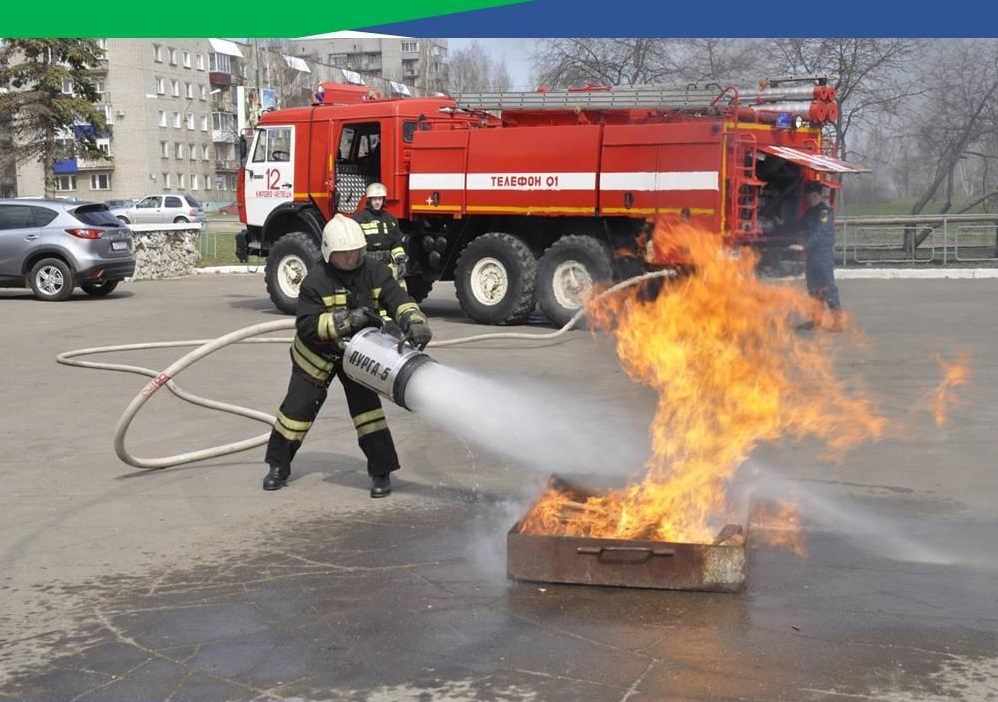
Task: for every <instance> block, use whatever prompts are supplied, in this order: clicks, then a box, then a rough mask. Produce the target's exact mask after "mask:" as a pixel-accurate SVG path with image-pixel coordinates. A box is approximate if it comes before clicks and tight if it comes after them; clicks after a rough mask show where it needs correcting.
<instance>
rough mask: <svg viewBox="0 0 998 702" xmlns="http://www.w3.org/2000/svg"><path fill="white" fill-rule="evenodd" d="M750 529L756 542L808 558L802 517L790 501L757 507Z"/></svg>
mask: <svg viewBox="0 0 998 702" xmlns="http://www.w3.org/2000/svg"><path fill="white" fill-rule="evenodd" d="M749 528H750V529H751V530H752V534H753V539H754V540H761V541H765V542H766V543H767V544H769V545H770V546H777V547H780V548H785V549H787V550H788V551H790V552H792V553H794V554H795V555H798V556H801V557H806V556H807V546H805V545H804V532H803V530H802V528H801V521H800V515H799V514H798V513H797V507H796V505H794V503H793V502H790V501H789V500H781V501H779V502H776V503H774V504H763V505H760V506H757V508H756V509H755V510H754V511H753V513H752V525H751V526H750V527H749Z"/></svg>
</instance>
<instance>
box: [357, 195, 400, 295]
mask: <svg viewBox="0 0 998 702" xmlns="http://www.w3.org/2000/svg"><path fill="white" fill-rule="evenodd" d="M364 195H365V196H366V197H367V204H366V205H365V206H364V209H363V210H361V211H360V212H358V213H357V214H355V215H354V217H353V218H354V219H355V220H357V222H358V223H359V224H360V228H361V229H362V230H364V236H365V237H367V255H368V256H370V257H371V258H373V259H374V260H375V261H378V262H380V263H384V264H385V265H387V266H388V267H389V268H391V269H392V273H393V274H394V275H395V280H399V281H401V280H402V279H403V278H404V277H405V264H406V261H407V260H408V258H409V257H408V256H407V255H406V253H405V248H403V246H402V232H401V231H400V230H399V221H398V220H397V219H395V216H394V215H392V214H391V213H390V212H388V210H386V209H385V198H387V197H388V188H386V187H385V186H384V185H383V184H382V183H371V184H370V185H368V186H367V191H366V192H365V193H364Z"/></svg>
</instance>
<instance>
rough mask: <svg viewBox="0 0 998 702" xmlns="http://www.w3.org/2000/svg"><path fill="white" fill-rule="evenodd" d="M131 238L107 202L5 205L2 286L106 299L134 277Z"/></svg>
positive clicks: (0, 233)
mask: <svg viewBox="0 0 998 702" xmlns="http://www.w3.org/2000/svg"><path fill="white" fill-rule="evenodd" d="M132 249H133V246H132V233H131V231H129V229H128V227H124V226H122V224H121V222H120V221H119V220H118V219H117V218H115V216H114V215H112V214H111V211H110V209H108V206H107V205H105V204H104V203H102V202H73V201H69V200H63V199H43V198H39V199H30V200H24V199H10V200H0V287H5V288H22V287H30V288H31V290H32V292H34V294H35V297H37V298H38V299H39V300H53V301H58V300H65V299H67V298H68V297H69V296H70V295H72V294H73V289H74V288H76V287H77V286H79V287H80V288H82V289H83V291H84V292H85V293H87V294H88V295H93V296H94V297H103V296H104V295H107V294H109V293H110V292H112V291H113V290H114V289H115V288H116V287H118V283H120V282H121V281H122V280H123V279H124V278H127V277H128V276H130V275H132V274H133V273H134V272H135V254H134V253H133V250H132Z"/></svg>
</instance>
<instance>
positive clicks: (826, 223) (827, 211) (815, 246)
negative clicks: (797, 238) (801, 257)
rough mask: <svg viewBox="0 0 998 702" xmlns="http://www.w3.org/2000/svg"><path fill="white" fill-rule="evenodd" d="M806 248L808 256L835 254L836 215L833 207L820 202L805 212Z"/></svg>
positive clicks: (803, 220)
mask: <svg viewBox="0 0 998 702" xmlns="http://www.w3.org/2000/svg"><path fill="white" fill-rule="evenodd" d="M801 223H802V224H803V229H804V250H805V251H807V254H808V256H834V252H835V215H834V214H833V213H832V209H831V208H830V207H829V206H828V205H826V204H825V203H823V202H819V203H818V204H817V205H815V206H814V207H811V208H809V209H808V210H807V212H805V213H804V217H803V218H802V220H801Z"/></svg>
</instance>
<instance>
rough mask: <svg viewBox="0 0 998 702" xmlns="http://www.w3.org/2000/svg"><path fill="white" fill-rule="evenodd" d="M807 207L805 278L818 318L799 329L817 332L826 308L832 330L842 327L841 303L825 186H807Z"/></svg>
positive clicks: (833, 230)
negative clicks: (816, 329) (830, 318)
mask: <svg viewBox="0 0 998 702" xmlns="http://www.w3.org/2000/svg"><path fill="white" fill-rule="evenodd" d="M804 197H805V198H806V202H807V205H808V209H807V212H805V213H804V217H803V219H802V220H801V224H802V225H803V227H802V228H803V234H804V262H805V268H804V275H805V279H806V281H807V292H808V294H809V295H810V296H811V297H813V298H814V300H815V310H816V312H815V316H814V319H811V320H810V321H808V322H805V323H804V324H802V325H801V326H800V328H801V329H815V328H816V327H820V326H821V318H822V316H823V313H824V308H825V307H826V306H827V307H828V309H829V310H830V311H831V313H832V326H831V327H830V329H831V330H832V331H839V330H840V329H841V327H842V303H841V301H840V300H839V289H838V286H836V284H835V215H834V214H833V212H832V209H831V208H830V207H829V206H828V205H827V204H826V203H825V186H824V185H823V184H822V183H817V182H812V183H808V184H807V185H806V186H805V188H804Z"/></svg>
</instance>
